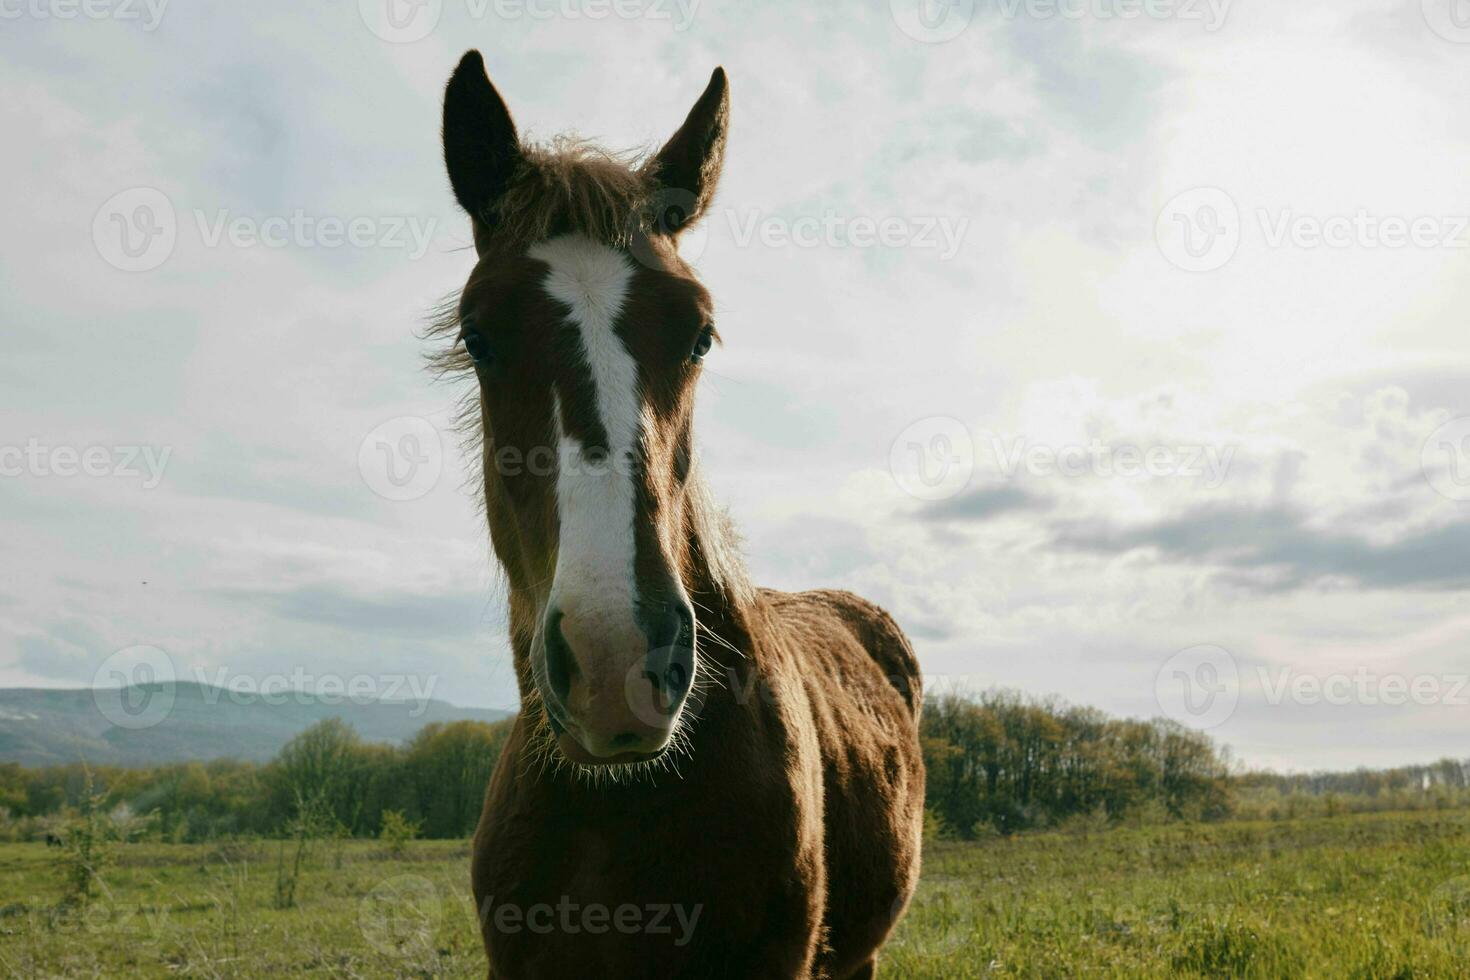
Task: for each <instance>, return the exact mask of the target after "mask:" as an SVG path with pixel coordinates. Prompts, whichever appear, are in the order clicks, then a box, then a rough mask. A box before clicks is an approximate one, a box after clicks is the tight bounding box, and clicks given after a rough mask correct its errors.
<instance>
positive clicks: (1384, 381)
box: [0, 0, 1470, 769]
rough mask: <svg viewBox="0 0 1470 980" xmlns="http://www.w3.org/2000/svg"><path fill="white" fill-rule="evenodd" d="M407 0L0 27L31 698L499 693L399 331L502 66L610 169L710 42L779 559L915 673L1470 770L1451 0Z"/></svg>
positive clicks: (762, 525)
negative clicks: (472, 110)
mask: <svg viewBox="0 0 1470 980" xmlns="http://www.w3.org/2000/svg"><path fill="white" fill-rule="evenodd" d="M387 2H389V0H362V2H357V0H328V2H325V3H317V4H292V3H284V2H261V3H252V4H213V3H211V4H203V3H196V2H186V0H172V2H167V3H165V2H163V0H153V2H152V3H151V5H150V4H149V3H146V2H144V0H89V4H88V6H86V7H85V8H80V7H77V6H75V5H73V4H70V3H68V2H67V0H4V2H3V3H0V17H3V19H4V21H5V22H4V23H3V24H0V55H3V57H0V81H3V89H4V93H5V95H4V98H3V99H0V131H3V132H5V133H6V134H7V140H6V142H7V145H8V146H9V147H10V149H9V150H8V151H7V152H6V153H5V154H3V155H0V168H3V179H0V202H3V207H4V222H3V230H0V250H3V251H0V325H3V326H0V473H3V475H0V685H5V686H18V685H39V686H79V685H87V684H91V683H93V681H94V679H100V680H102V681H106V680H108V679H109V678H112V677H115V676H116V675H115V673H114V672H113V671H112V668H114V667H119V666H121V667H122V668H123V669H124V671H125V672H126V671H127V670H130V669H131V668H132V665H134V664H135V663H136V662H140V661H139V657H140V656H142V655H141V654H138V653H136V652H124V653H122V654H119V651H131V650H132V648H134V647H137V646H140V645H142V646H145V647H150V648H155V649H157V650H160V651H163V652H164V655H165V656H166V657H167V663H168V664H169V665H170V669H172V670H174V671H175V672H176V674H177V675H178V676H179V677H181V678H183V679H207V680H211V681H227V682H229V681H233V682H236V683H244V684H247V685H248V684H251V683H256V684H261V683H269V682H270V680H271V679H272V678H280V677H294V678H295V680H294V681H293V683H307V684H310V683H311V682H312V681H313V680H314V679H319V678H323V677H339V678H353V677H358V676H363V677H368V678H372V679H374V681H373V682H374V683H379V684H382V685H383V686H384V687H386V686H387V685H389V684H391V683H393V681H392V680H391V679H392V678H395V677H399V676H411V677H413V678H415V679H416V680H417V683H418V684H419V687H420V689H423V688H425V687H429V688H430V690H431V691H432V693H433V695H434V696H436V697H440V698H444V699H446V700H450V701H453V702H457V703H460V704H465V705H478V706H492V707H510V706H512V705H513V704H514V700H515V696H514V688H513V682H512V673H511V670H510V667H509V664H508V660H507V654H506V646H505V642H504V639H503V612H502V604H503V598H502V595H501V593H500V591H499V584H498V581H497V574H496V571H495V569H494V567H493V565H492V564H491V562H490V560H489V555H488V549H487V545H486V542H485V541H484V540H483V538H482V536H481V531H480V528H481V524H480V523H479V521H478V520H477V518H476V516H475V508H474V503H473V501H472V500H471V498H470V497H469V496H468V495H467V493H466V491H465V489H464V485H463V472H464V471H463V468H462V465H461V463H460V461H459V455H458V448H457V445H456V443H455V440H454V437H453V436H452V434H451V433H450V432H449V431H448V429H447V423H448V417H449V409H450V406H451V403H452V401H453V400H454V397H455V395H456V392H455V391H454V390H451V389H450V388H446V387H444V386H435V385H433V384H431V383H430V382H429V379H428V378H427V376H426V375H425V373H424V372H423V370H422V367H421V355H422V353H423V344H422V342H420V341H419V340H417V339H416V338H415V332H416V330H418V329H419V327H420V325H421V324H422V320H423V315H424V313H425V311H426V310H427V309H428V308H429V307H430V306H431V305H432V304H433V303H434V302H435V301H436V300H437V299H438V298H440V297H441V296H442V295H443V294H445V293H446V292H448V291H449V290H451V289H453V288H455V287H457V286H458V285H460V284H461V283H462V282H463V278H464V276H465V275H466V273H467V271H468V269H469V268H470V265H471V262H472V260H471V254H472V253H471V252H468V251H466V248H467V246H468V244H469V237H468V228H467V224H466V222H465V221H464V220H463V218H462V216H461V215H460V214H459V213H458V212H457V210H456V208H455V205H454V203H453V199H452V197H451V195H450V193H449V189H448V185H447V181H446V179H445V177H444V175H443V172H442V167H441V163H440V160H439V146H438V133H437V130H438V124H439V115H438V114H439V107H438V101H439V97H440V93H441V90H442V86H443V83H444V81H445V79H446V78H447V76H448V73H449V71H450V69H451V68H452V66H453V64H454V63H455V61H456V59H457V58H458V56H459V55H460V54H461V53H462V52H463V51H464V49H466V48H468V47H478V48H480V49H481V50H482V51H483V52H484V53H485V56H486V62H487V64H488V66H489V69H490V72H491V75H492V77H493V78H494V80H495V81H496V83H497V85H498V86H499V87H500V89H501V91H502V92H503V93H504V94H505V96H506V98H507V99H508V100H509V102H510V105H511V108H512V111H513V112H514V113H515V115H516V118H517V120H518V123H519V125H520V127H521V130H522V133H523V134H529V135H530V136H532V137H540V138H546V137H550V136H552V135H554V134H556V133H558V132H562V131H565V130H575V131H577V132H580V133H582V134H584V135H587V136H591V137H595V138H597V139H599V140H601V141H603V142H604V143H606V144H608V145H611V146H615V147H636V146H641V145H646V144H650V143H657V142H658V141H660V140H662V139H663V138H664V137H666V136H667V135H668V134H669V133H671V132H672V131H673V130H674V128H675V127H676V126H677V125H678V123H679V122H680V121H681V120H682V118H683V115H684V113H685V111H687V109H688V107H689V105H690V104H691V103H692V101H693V99H694V98H695V97H696V96H697V95H698V93H699V91H700V90H701V88H702V86H703V84H704V82H705V80H706V79H707V77H708V74H709V71H710V70H711V68H713V66H715V65H717V64H722V65H724V66H725V68H726V70H727V71H728V72H729V75H730V78H731V86H732V97H733V120H734V121H733V132H732V141H731V146H730V152H729V156H728V158H727V161H726V169H725V178H724V181H723V183H722V186H721V192H720V196H719V199H718V206H717V208H716V210H715V212H714V213H713V214H712V216H711V217H710V218H709V220H708V221H707V222H706V225H705V227H704V228H703V229H702V230H701V231H700V232H699V233H697V234H694V235H692V236H691V237H690V239H689V240H688V241H686V242H685V248H686V252H687V253H688V254H689V255H690V256H691V257H692V258H694V259H695V260H696V264H697V266H698V268H699V270H700V272H701V274H702V276H703V277H704V279H705V282H706V285H707V286H708V287H709V289H710V290H711V292H712V293H713V295H714V296H715V297H716V300H717V303H718V304H719V321H720V326H721V332H722V333H723V334H724V336H725V337H726V340H727V345H726V347H725V348H724V349H723V350H720V351H718V352H717V353H716V354H715V355H713V356H712V357H711V360H710V363H709V370H708V372H707V376H706V380H705V382H704V390H703V392H702V395H701V398H702V401H701V406H700V416H699V433H700V441H701V443H702V446H703V451H704V454H705V457H706V459H707V463H708V466H709V469H710V471H711V474H712V475H711V481H712V483H713V484H714V485H715V488H716V490H717V492H718V493H719V494H720V495H721V496H722V497H723V498H724V500H725V501H726V502H727V503H728V504H729V506H730V508H731V510H732V511H733V513H734V515H735V517H736V519H737V520H738V522H739V523H740V524H741V525H742V527H743V529H744V532H745V535H746V538H747V550H748V555H749V561H750V564H751V566H752V567H753V569H754V571H755V573H756V576H757V578H758V579H759V580H760V581H761V582H762V583H764V584H768V585H772V586H777V587H784V588H797V587H808V586H818V585H820V586H841V587H845V588H850V589H853V590H855V591H858V592H861V593H864V594H866V595H868V596H870V597H871V598H874V599H876V600H878V601H879V602H881V603H883V604H885V605H886V606H888V607H889V608H890V609H891V610H892V611H893V612H894V614H895V615H896V616H897V617H898V619H899V621H900V622H901V623H902V624H903V625H904V626H905V627H906V628H907V629H908V631H909V632H910V634H911V636H912V637H913V638H914V641H915V644H916V646H917V648H918V650H919V652H920V656H921V659H922V661H923V663H924V666H925V669H926V671H927V672H928V673H929V674H930V675H931V679H930V685H931V688H933V689H942V688H946V687H952V688H969V689H981V688H986V687H991V686H1000V687H1011V688H1019V689H1022V690H1025V691H1028V692H1032V693H1036V694H1056V695H1059V696H1061V697H1063V698H1065V699H1067V700H1069V701H1072V702H1075V703H1081V704H1090V705H1096V706H1099V707H1101V708H1104V709H1106V710H1108V711H1110V712H1114V713H1119V714H1128V715H1137V716H1157V715H1167V716H1170V717H1174V718H1176V719H1177V720H1180V721H1181V722H1184V723H1186V724H1191V725H1194V726H1196V727H1202V728H1208V729H1209V730H1210V731H1211V733H1212V734H1214V735H1215V736H1217V737H1218V738H1219V739H1221V740H1222V741H1223V742H1225V743H1226V744H1228V745H1230V746H1231V747H1232V748H1233V750H1234V751H1235V754H1236V756H1237V757H1238V758H1239V759H1241V760H1242V761H1244V762H1245V763H1248V764H1251V765H1269V766H1275V767H1279V768H1294V769H1303V768H1312V767H1325V766H1331V767H1348V766H1354V765H1357V764H1360V763H1362V764H1370V765H1386V764H1393V763H1400V762H1411V761H1428V760H1432V759H1434V758H1437V757H1439V756H1441V755H1446V754H1455V755H1460V756H1465V755H1470V739H1467V735H1470V684H1466V678H1467V676H1470V603H1467V601H1466V593H1467V588H1470V421H1463V420H1464V419H1465V418H1466V417H1467V416H1470V351H1467V339H1470V338H1467V329H1466V328H1467V320H1470V275H1467V274H1466V273H1467V270H1470V266H1467V263H1470V180H1467V177H1466V175H1467V174H1470V140H1467V136H1470V101H1467V100H1466V99H1465V98H1464V84H1463V83H1464V79H1465V77H1466V72H1467V70H1470V9H1463V8H1464V7H1465V5H1464V4H1463V3H1460V7H1458V8H1457V7H1455V6H1454V5H1453V4H1454V3H1458V2H1459V0H1443V2H1440V0H1425V2H1423V3H1421V2H1420V0H1350V2H1345V0H1330V2H1322V0H1310V2H1308V0H1300V2H1295V3H1292V4H1282V3H1279V2H1275V0H1270V2H1268V0H1234V2H1229V0H1214V2H1209V0H1139V2H1129V0H1060V2H1059V3H1058V2H1046V0H982V2H977V3H974V4H971V3H969V2H968V0H956V2H954V3H952V4H949V5H947V6H946V5H941V4H935V5H934V6H932V7H922V8H921V7H918V6H916V4H915V2H914V0H894V2H893V3H892V4H889V3H876V2H875V3H871V4H864V5H857V4H844V5H840V6H839V5H828V6H826V7H825V8H823V9H818V8H817V7H815V6H814V5H803V6H800V7H797V6H794V5H791V4H777V3H742V4H739V5H738V6H737V5H734V4H730V5H726V4H720V3H716V2H715V0H683V2H682V3H680V2H678V0H619V2H618V3H617V4H615V5H614V4H612V3H611V2H606V3H603V2H600V0H423V2H422V3H419V4H417V5H414V4H410V3H408V2H407V0H392V2H393V3H394V4H398V5H399V6H395V7H393V8H391V9H390V8H388V7H386V6H384V4H386V3H387ZM1457 420H1460V421H1457ZM148 656H149V657H155V658H156V655H153V654H149V655H148ZM143 659H145V660H146V659H147V657H144V658H143ZM99 671H100V675H99ZM241 679H243V681H242V680H241Z"/></svg>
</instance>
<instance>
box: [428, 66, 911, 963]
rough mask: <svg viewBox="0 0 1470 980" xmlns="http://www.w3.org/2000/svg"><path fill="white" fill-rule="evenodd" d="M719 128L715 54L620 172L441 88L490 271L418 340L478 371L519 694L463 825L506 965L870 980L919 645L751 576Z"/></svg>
mask: <svg viewBox="0 0 1470 980" xmlns="http://www.w3.org/2000/svg"><path fill="white" fill-rule="evenodd" d="M647 94H648V93H636V95H637V97H638V98H640V99H643V98H646V97H647ZM729 119H730V110H729V94H728V86H727V82H726V79H725V74H724V72H723V71H722V70H718V69H717V70H716V71H715V72H714V75H713V77H712V78H711V79H710V82H709V86H708V88H706V89H705V92H704V94H703V95H702V96H700V98H699V101H698V102H697V103H696V104H695V105H694V108H693V110H692V111H691V112H690V113H689V115H688V118H687V119H686V120H685V122H684V124H683V126H682V127H681V128H680V129H679V130H678V131H677V132H676V133H675V134H674V136H673V137H672V138H671V139H670V140H669V141H668V143H666V144H665V145H664V146H663V147H662V149H660V150H659V151H658V152H657V153H655V154H653V155H652V156H650V157H649V158H648V159H647V160H646V161H643V162H641V163H633V162H630V161H628V160H625V159H623V158H621V157H617V156H614V155H612V154H608V153H606V152H603V151H601V150H597V149H595V148H592V147H590V146H588V145H586V144H583V143H579V142H574V141H567V140H563V141H557V142H553V143H552V144H551V145H549V146H533V145H529V144H526V143H523V142H522V141H521V140H520V139H519V138H518V136H517V133H516V128H515V125H514V123H513V122H512V120H511V116H510V112H509V111H508V109H507V108H506V105H505V103H504V102H503V101H502V99H501V97H500V95H499V93H498V92H497V91H496V89H495V88H494V86H492V85H491V83H490V81H489V79H488V78H487V77H486V75H485V70H484V65H483V62H482V60H481V58H480V55H479V53H478V52H474V51H472V52H470V53H468V54H466V55H465V57H464V59H463V60H462V61H461V62H460V64H459V67H458V68H457V69H456V70H455V72H454V75H453V77H452V78H451V79H450V82H449V86H448V89H447V91H446V94H445V100H444V120H443V124H444V129H443V142H444V156H445V161H446V164H447V166H448V171H449V179H450V183H451V184H452V186H453V189H454V193H455V196H456V197H457V199H458V200H459V202H460V204H461V205H462V206H463V207H464V209H465V210H466V211H467V212H469V215H470V218H471V228H472V230H473V235H474V243H475V251H476V261H475V265H474V269H473V270H472V271H471V273H470V275H469V279H468V281H467V283H466V284H465V286H464V288H463V291H462V292H461V294H460V295H459V296H458V298H457V300H456V302H454V303H453V304H452V305H451V306H450V307H449V308H448V309H447V311H446V313H445V315H444V316H443V317H442V319H441V320H440V321H439V322H438V323H437V324H436V326H435V328H434V329H433V331H432V333H433V334H434V335H435V336H436V337H438V338H440V339H442V342H443V347H442V349H441V350H440V351H439V352H438V353H437V354H436V355H435V359H436V361H437V363H438V366H439V367H441V368H442V369H444V370H445V371H447V372H450V373H460V374H462V375H464V376H467V377H468V376H473V377H474V378H475V379H476V382H477V383H476V386H475V388H474V391H473V392H472V393H471V395H470V396H469V398H468V400H467V402H466V406H465V407H466V416H465V419H464V421H465V423H466V427H467V429H468V430H470V431H471V432H472V433H473V434H475V435H477V436H482V437H483V439H482V446H481V451H480V457H481V458H480V465H479V468H480V469H481V471H482V472H483V477H484V498H485V511H486V515H487V518H488V523H489V531H490V539H491V542H492V545H493V548H494V551H495V554H496V556H497V557H498V559H499V561H500V564H501V565H502V566H503V568H504V571H505V575H506V579H507V582H508V590H509V603H510V630H511V642H512V648H513V652H514V662H515V667H516V672H517V678H518V682H519V687H520V697H521V711H520V714H519V716H518V717H517V719H516V721H515V724H514V728H513V731H512V733H511V735H510V738H509V741H508V743H507V746H506V748H505V751H504V753H503V754H502V756H501V759H500V763H499V765H498V766H497V768H496V770H495V773H494V776H493V777H492V779H491V783H490V787H489V791H488V794H487V797H486V801H485V809H484V814H483V816H482V818H481V821H480V825H479V829H478V831H477V833H476V836H475V843H474V856H473V884H474V894H475V899H476V902H477V903H478V910H479V916H480V923H481V929H482V933H483V938H484V943H485V949H486V952H487V953H488V956H489V962H490V971H489V972H490V976H491V977H492V978H523V977H530V978H536V977H547V978H555V980H564V978H590V977H597V978H609V977H614V978H616V977H630V978H631V977H636V978H652V977H691V978H701V980H707V978H717V977H739V978H751V977H803V978H805V977H831V978H839V980H843V978H850V977H870V976H872V975H873V974H874V971H875V969H876V963H877V958H878V953H879V950H880V948H881V947H882V945H883V943H884V942H885V940H886V939H887V938H888V935H889V933H890V932H891V930H892V929H893V927H894V924H895V922H896V921H897V919H898V917H899V915H900V914H901V913H902V911H903V909H904V907H905V905H906V903H907V902H908V899H909V896H910V895H911V894H912V892H913V889H914V887H915V883H916V882H917V880H918V875H919V853H920V832H921V826H922V823H923V799H924V768H923V761H922V757H921V755H920V750H919V736H918V721H919V709H920V703H921V694H920V689H919V684H920V679H919V668H918V663H917V662H916V660H915V657H914V653H913V650H912V649H911V647H910V646H909V643H908V641H907V640H906V639H905V638H904V636H903V634H902V633H901V632H900V631H899V628H898V627H897V626H896V625H895V624H894V622H893V620H892V619H890V618H889V617H888V615H887V614H885V613H884V612H883V611H882V610H881V609H879V608H877V607H876V606H874V605H872V604H871V603H869V602H866V601H864V600H863V599H860V598H858V597H857V596H854V595H851V594H848V593H844V592H803V593H795V594H789V593H781V592H774V591H769V590H765V589H758V588H755V587H753V586H752V585H751V584H750V583H749V582H748V580H747V578H746V574H745V571H744V568H743V566H742V564H741V561H740V558H739V556H738V555H737V549H736V547H735V543H734V540H733V536H732V533H731V531H730V529H729V528H728V527H727V525H726V521H725V519H724V517H723V515H722V512H721V511H719V510H718V509H717V508H716V507H715V505H714V504H713V503H712V502H711V498H710V496H709V494H708V493H707V492H706V490H705V485H704V479H703V476H702V474H701V472H700V467H699V462H698V457H697V456H696V454H695V452H694V442H693V410H694V395H695V389H696V387H697V383H698V381H699V378H700V375H701V371H702V365H703V362H704V360H705V359H706V357H707V356H709V355H710V354H711V349H712V347H713V345H714V344H715V343H716V342H717V341H719V340H720V339H721V338H720V336H719V334H718V332H717V330H716V326H715V322H714V312H715V306H714V302H713V300H712V299H711V297H710V295H709V293H708V292H706V290H705V289H704V287H703V286H702V285H701V284H700V282H699V280H698V279H697V278H696V277H695V274H694V271H693V269H692V268H691V267H690V266H689V265H688V264H686V263H685V262H684V261H683V260H682V259H681V258H680V257H679V254H678V251H677V241H678V238H679V235H680V233H681V232H683V231H684V230H685V229H686V228H688V227H689V226H690V225H691V224H692V223H694V222H696V221H698V220H699V218H700V217H701V216H702V215H704V214H705V213H706V212H707V211H708V209H709V207H710V203H711V199H712V198H713V196H714V192H715V184H716V182H717V180H718V178H719V176H720V170H721V166H722V163H723V159H724V151H725V145H726V137H727V135H728V127H729ZM732 339H735V338H732ZM779 354H780V352H779V351H773V352H772V356H779ZM794 476H796V475H794Z"/></svg>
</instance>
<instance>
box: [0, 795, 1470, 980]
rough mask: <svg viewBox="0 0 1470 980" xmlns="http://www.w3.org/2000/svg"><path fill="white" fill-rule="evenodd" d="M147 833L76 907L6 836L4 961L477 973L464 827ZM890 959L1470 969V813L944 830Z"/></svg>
mask: <svg viewBox="0 0 1470 980" xmlns="http://www.w3.org/2000/svg"><path fill="white" fill-rule="evenodd" d="M278 847H279V845H278V844H276V843H273V842H272V843H254V844H223V845H183V844H134V845H129V846H128V847H126V848H122V849H120V851H119V852H118V860H117V863H116V864H115V866H113V867H112V868H110V869H109V870H108V872H107V874H106V888H105V891H104V893H103V897H102V898H100V899H98V900H95V901H94V902H93V903H92V904H91V905H90V906H89V907H87V908H86V909H84V910H77V909H68V908H67V907H66V906H64V905H62V904H61V900H62V898H63V887H64V885H63V880H62V876H61V873H60V871H59V869H58V866H57V861H58V860H59V859H58V855H57V852H56V851H48V850H47V848H46V847H45V846H44V845H41V844H0V975H5V976H16V977H27V978H29V977H102V976H105V977H118V976H125V977H281V976H302V975H308V974H310V975H321V976H336V977H476V978H478V977H480V976H482V975H483V972H482V971H483V966H482V960H481V953H480V945H479V936H478V934H477V932H476V929H475V924H474V914H473V910H472V908H471V903H470V900H469V896H468V861H469V846H468V844H467V843H466V842H463V841H416V842H412V843H410V844H409V845H408V847H407V851H406V853H405V854H404V855H403V856H401V857H397V858H395V857H392V856H390V854H389V853H388V849H387V848H386V847H385V846H384V845H382V844H379V843H376V842H368V841H353V842H348V843H345V844H334V843H329V842H321V843H318V844H317V845H316V846H315V850H314V852H313V854H312V857H311V859H310V861H309V862H308V864H307V870H306V871H305V873H304V875H303V876H302V879H301V881H300V883H299V885H298V888H297V891H296V895H297V904H296V907H294V908H287V909H280V908H275V907H274V905H275V899H276V876H277V860H278V859H277V855H278ZM880 974H882V975H883V976H887V977H945V978H966V977H1048V978H1050V977H1067V976H1100V977H1174V976H1229V977H1236V976H1240V977H1273V978H1274V977H1292V976H1310V977H1334V978H1335V977H1362V978H1380V977H1381V978H1390V977H1464V976H1470V813H1463V812H1446V813H1412V814H1375V815H1359V816H1343V817H1334V818H1319V819H1309V820H1300V821H1286V822H1273V823H1266V822H1262V823H1227V824H1215V825H1204V826H1201V825H1183V826H1168V827H1154V828H1144V829H1118V830H1110V831H1102V832H1095V833H1091V834H1037V835H1030V836H1024V837H1020V838H1016V839H1012V840H997V841H992V842H987V843H981V844H961V843H949V842H937V843H935V844H934V845H932V846H931V847H930V848H929V849H928V851H927V853H926V856H925V868H924V880H923V883H922V885H921V887H920V891H919V894H918V896H917V898H916V899H915V901H914V904H913V905H912V906H911V908H910V911H909V914H908V915H907V917H906V918H905V919H904V921H903V923H902V924H901V926H900V928H899V931H898V933H897V935H896V936H895V938H894V940H893V941H892V942H891V943H890V944H889V946H888V948H887V950H886V952H885V955H884V958H883V960H882V963H881V965H880Z"/></svg>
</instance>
